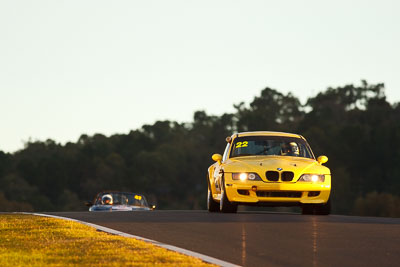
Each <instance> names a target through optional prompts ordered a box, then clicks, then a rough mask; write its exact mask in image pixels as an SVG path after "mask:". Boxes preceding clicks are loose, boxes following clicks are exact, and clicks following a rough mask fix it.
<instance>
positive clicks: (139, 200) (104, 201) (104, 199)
mask: <svg viewBox="0 0 400 267" xmlns="http://www.w3.org/2000/svg"><path fill="white" fill-rule="evenodd" d="M95 205H129V206H139V207H148V204H147V201H146V198H145V197H144V196H142V195H138V194H134V193H120V192H117V193H115V192H114V193H101V194H99V195H98V196H97V198H96V201H95Z"/></svg>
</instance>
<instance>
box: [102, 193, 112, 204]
mask: <svg viewBox="0 0 400 267" xmlns="http://www.w3.org/2000/svg"><path fill="white" fill-rule="evenodd" d="M101 203H103V205H112V204H113V198H112V196H111V195H110V194H107V195H104V196H103V197H102V198H101Z"/></svg>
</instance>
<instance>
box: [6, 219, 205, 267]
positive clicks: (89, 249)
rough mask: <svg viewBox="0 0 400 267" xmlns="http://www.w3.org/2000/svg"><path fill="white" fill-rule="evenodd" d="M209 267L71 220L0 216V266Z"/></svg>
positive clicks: (193, 259)
mask: <svg viewBox="0 0 400 267" xmlns="http://www.w3.org/2000/svg"><path fill="white" fill-rule="evenodd" d="M26 265H28V266H43V265H53V266H66V265H80V266H93V265H96V266H153V265H162V266H213V265H211V264H207V263H204V262H203V261H201V260H200V259H197V258H194V257H189V256H186V255H183V254H179V253H176V252H173V251H169V250H167V249H164V248H160V247H157V246H154V245H152V244H149V243H146V242H143V241H139V240H136V239H133V238H126V237H120V236H114V235H110V234H107V233H103V232H99V231H96V229H94V228H92V227H89V226H86V225H83V224H80V223H77V222H72V221H66V220H61V219H54V218H46V217H39V216H33V215H11V214H10V215H8V214H2V215H0V266H26Z"/></svg>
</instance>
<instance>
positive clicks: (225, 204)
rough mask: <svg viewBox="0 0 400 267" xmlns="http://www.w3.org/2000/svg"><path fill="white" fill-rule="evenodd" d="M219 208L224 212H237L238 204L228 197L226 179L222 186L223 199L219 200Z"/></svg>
mask: <svg viewBox="0 0 400 267" xmlns="http://www.w3.org/2000/svg"><path fill="white" fill-rule="evenodd" d="M219 210H220V211H221V212H224V213H236V212H237V204H235V203H232V202H230V201H229V199H228V197H227V196H226V190H225V181H224V180H223V179H222V186H221V200H220V201H219Z"/></svg>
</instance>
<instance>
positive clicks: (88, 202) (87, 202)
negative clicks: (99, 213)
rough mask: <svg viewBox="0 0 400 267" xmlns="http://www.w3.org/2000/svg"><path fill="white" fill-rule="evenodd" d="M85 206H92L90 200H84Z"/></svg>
mask: <svg viewBox="0 0 400 267" xmlns="http://www.w3.org/2000/svg"><path fill="white" fill-rule="evenodd" d="M85 206H88V207H91V206H93V203H92V201H86V202H85Z"/></svg>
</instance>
